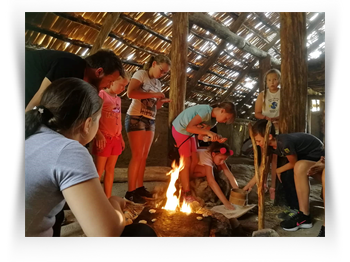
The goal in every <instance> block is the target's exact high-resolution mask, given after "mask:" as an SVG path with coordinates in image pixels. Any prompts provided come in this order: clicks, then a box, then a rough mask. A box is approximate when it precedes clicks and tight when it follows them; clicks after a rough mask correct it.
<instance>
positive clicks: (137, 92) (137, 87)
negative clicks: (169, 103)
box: [127, 78, 165, 99]
mask: <svg viewBox="0 0 350 262" xmlns="http://www.w3.org/2000/svg"><path fill="white" fill-rule="evenodd" d="M142 84H143V83H142V82H140V81H139V80H136V79H135V78H133V79H131V81H130V84H129V87H128V92H127V94H128V97H129V98H133V99H147V98H161V99H162V98H164V97H165V95H164V94H163V93H162V92H157V93H151V92H144V91H143V90H142V88H141V87H142Z"/></svg>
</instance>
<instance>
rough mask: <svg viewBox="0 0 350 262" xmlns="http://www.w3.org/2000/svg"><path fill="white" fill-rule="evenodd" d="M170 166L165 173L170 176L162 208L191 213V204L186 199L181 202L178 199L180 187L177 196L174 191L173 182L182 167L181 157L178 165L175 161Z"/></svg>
mask: <svg viewBox="0 0 350 262" xmlns="http://www.w3.org/2000/svg"><path fill="white" fill-rule="evenodd" d="M171 166H172V170H170V172H169V173H167V176H170V177H171V178H170V183H169V187H168V190H167V192H166V198H167V200H166V204H165V206H164V207H162V209H166V210H173V211H180V212H184V213H187V214H189V213H192V209H191V206H190V205H189V204H188V203H187V202H186V201H183V202H182V204H181V201H180V196H181V189H180V192H179V195H178V196H176V195H175V192H176V187H175V182H176V180H177V179H178V178H179V174H180V171H181V170H182V169H183V168H184V165H183V158H182V157H181V159H180V162H179V166H177V165H176V163H175V161H174V162H173V163H172V165H171Z"/></svg>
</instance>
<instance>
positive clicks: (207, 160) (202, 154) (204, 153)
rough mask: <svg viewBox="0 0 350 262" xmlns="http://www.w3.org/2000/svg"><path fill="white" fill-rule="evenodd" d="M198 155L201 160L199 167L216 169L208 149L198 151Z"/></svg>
mask: <svg viewBox="0 0 350 262" xmlns="http://www.w3.org/2000/svg"><path fill="white" fill-rule="evenodd" d="M197 154H198V158H199V161H198V165H200V166H211V167H214V162H213V158H212V157H211V153H210V152H209V151H208V150H207V149H198V151H197Z"/></svg>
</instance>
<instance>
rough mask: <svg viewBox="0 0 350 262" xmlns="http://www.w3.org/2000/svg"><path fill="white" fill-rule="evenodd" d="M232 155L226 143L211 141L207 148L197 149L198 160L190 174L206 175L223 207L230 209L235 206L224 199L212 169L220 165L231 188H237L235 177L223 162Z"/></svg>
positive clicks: (196, 175) (194, 175)
mask: <svg viewBox="0 0 350 262" xmlns="http://www.w3.org/2000/svg"><path fill="white" fill-rule="evenodd" d="M232 155H233V151H232V150H230V149H229V147H228V145H226V144H221V143H219V142H212V143H211V144H210V146H209V148H208V149H207V150H198V158H199V161H198V164H197V165H196V166H195V168H194V173H193V175H191V177H206V178H207V181H208V185H209V186H210V188H211V189H212V190H213V191H214V193H215V194H216V195H217V196H218V198H219V199H220V200H221V202H222V203H223V204H224V205H225V207H226V208H227V209H230V210H234V209H235V208H234V207H233V206H232V205H231V203H230V202H229V201H228V200H227V199H226V197H225V195H224V193H223V192H222V190H221V189H220V187H219V185H218V183H217V182H216V181H215V178H214V173H213V169H214V165H215V166H216V167H220V168H221V169H222V170H223V171H224V174H225V176H226V177H227V178H228V180H229V181H230V184H231V186H232V188H238V184H237V181H236V179H235V177H234V176H233V174H232V173H231V171H230V170H229V169H228V167H227V165H226V163H225V161H226V159H227V158H228V157H229V156H232Z"/></svg>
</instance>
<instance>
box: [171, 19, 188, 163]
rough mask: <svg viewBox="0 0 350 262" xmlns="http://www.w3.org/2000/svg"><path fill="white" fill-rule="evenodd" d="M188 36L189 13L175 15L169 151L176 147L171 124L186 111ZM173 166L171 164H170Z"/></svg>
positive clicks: (172, 45)
mask: <svg viewBox="0 0 350 262" xmlns="http://www.w3.org/2000/svg"><path fill="white" fill-rule="evenodd" d="M187 35H188V13H184V12H179V13H173V38H172V43H171V56H170V59H171V75H170V91H169V98H170V99H171V100H172V101H171V102H170V103H169V116H168V126H169V135H168V137H169V139H168V150H170V149H171V148H172V147H173V146H174V145H173V144H172V143H171V141H173V138H172V133H171V127H172V126H171V123H172V122H173V120H174V119H175V118H176V117H177V116H178V115H179V114H180V113H181V112H182V111H183V110H184V109H185V96H186V81H187V73H186V71H187V66H188V64H187V52H188V51H187V50H188V47H187V45H188V44H187ZM168 164H169V165H170V164H171V163H170V162H169V163H168Z"/></svg>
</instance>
